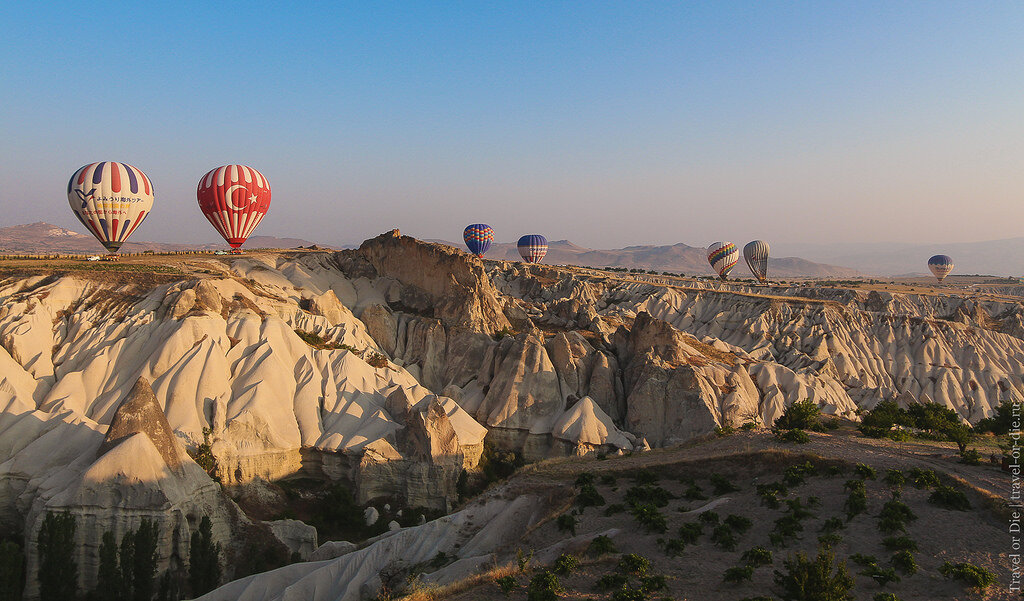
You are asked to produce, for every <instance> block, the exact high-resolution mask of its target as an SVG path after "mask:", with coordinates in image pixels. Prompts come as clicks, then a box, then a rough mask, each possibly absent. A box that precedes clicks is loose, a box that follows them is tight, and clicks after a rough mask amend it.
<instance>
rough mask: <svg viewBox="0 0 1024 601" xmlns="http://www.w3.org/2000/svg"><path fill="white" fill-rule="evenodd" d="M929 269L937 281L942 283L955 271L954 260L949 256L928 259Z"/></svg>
mask: <svg viewBox="0 0 1024 601" xmlns="http://www.w3.org/2000/svg"><path fill="white" fill-rule="evenodd" d="M928 269H930V270H931V271H932V275H934V276H935V279H937V280H938V281H939V282H941V281H942V280H944V279H946V276H947V275H949V272H951V271H953V259H951V258H949V255H935V256H934V257H932V258H930V259H928Z"/></svg>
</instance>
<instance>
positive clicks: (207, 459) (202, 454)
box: [188, 428, 220, 482]
mask: <svg viewBox="0 0 1024 601" xmlns="http://www.w3.org/2000/svg"><path fill="white" fill-rule="evenodd" d="M212 433H213V430H211V429H209V428H203V442H201V443H199V444H198V445H196V449H195V450H194V451H188V454H189V456H190V457H191V458H192V460H193V461H195V462H196V463H197V464H199V467H201V468H203V471H205V472H206V474H207V475H208V476H210V478H212V479H213V481H214V482H220V476H219V475H218V474H217V457H216V456H214V454H213V447H212V446H210V435H211V434H212Z"/></svg>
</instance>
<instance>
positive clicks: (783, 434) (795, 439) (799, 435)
mask: <svg viewBox="0 0 1024 601" xmlns="http://www.w3.org/2000/svg"><path fill="white" fill-rule="evenodd" d="M775 438H778V439H779V440H781V441H782V442H791V443H794V444H807V443H809V442H811V437H810V436H808V435H807V432H804V431H803V430H801V429H799V428H794V429H792V430H778V431H776V432H775Z"/></svg>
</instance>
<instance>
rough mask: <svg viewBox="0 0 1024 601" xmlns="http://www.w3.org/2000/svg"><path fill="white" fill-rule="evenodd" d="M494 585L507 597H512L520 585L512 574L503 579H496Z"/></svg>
mask: <svg viewBox="0 0 1024 601" xmlns="http://www.w3.org/2000/svg"><path fill="white" fill-rule="evenodd" d="M494 583H495V584H497V585H498V588H500V589H501V592H503V593H505V596H506V597H508V596H509V595H511V594H512V591H514V590H516V586H518V584H517V583H516V578H515V576H513V575H512V574H507V575H505V576H502V577H501V578H495V579H494Z"/></svg>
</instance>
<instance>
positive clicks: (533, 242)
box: [516, 234, 548, 263]
mask: <svg viewBox="0 0 1024 601" xmlns="http://www.w3.org/2000/svg"><path fill="white" fill-rule="evenodd" d="M516 246H518V247H519V256H521V257H522V258H523V260H524V261H526V262H527V263H540V261H541V259H543V258H544V255H546V254H548V239H547V238H545V237H544V236H541V235H540V234H527V235H525V236H523V237H522V238H520V239H519V243H518V244H516Z"/></svg>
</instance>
